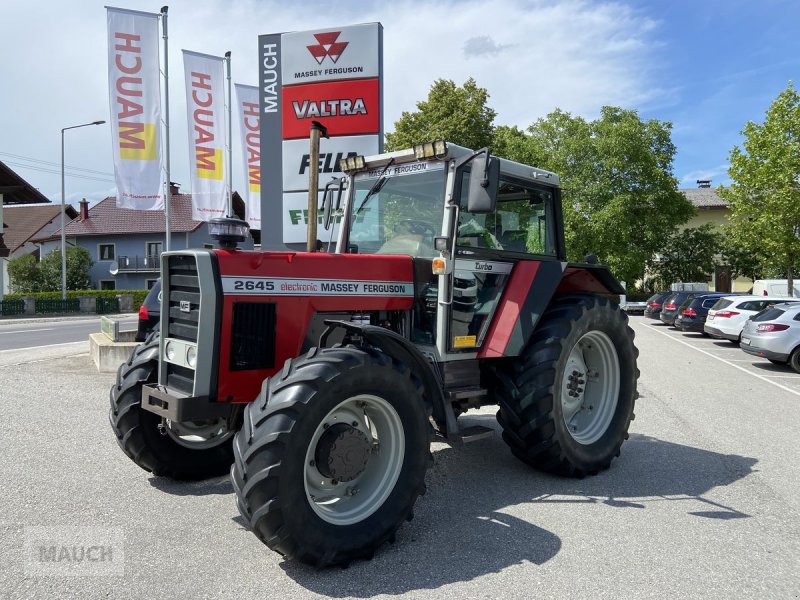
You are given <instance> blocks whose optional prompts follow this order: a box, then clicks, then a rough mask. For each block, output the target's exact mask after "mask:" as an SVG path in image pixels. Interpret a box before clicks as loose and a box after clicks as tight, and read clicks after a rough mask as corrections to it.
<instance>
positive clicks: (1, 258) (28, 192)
mask: <svg viewBox="0 0 800 600" xmlns="http://www.w3.org/2000/svg"><path fill="white" fill-rule="evenodd" d="M49 203H50V200H48V199H47V198H45V197H44V196H43V195H42V193H41V192H40V191H39V190H37V189H36V188H35V187H33V186H32V185H31V184H29V183H28V182H27V181H25V180H24V179H23V178H22V177H20V176H19V175H17V173H15V172H14V171H13V170H12V169H11V168H10V167H9V166H8V165H6V164H5V163H4V162H2V161H0V301H2V299H3V295H4V294H7V293H8V260H9V258H12V252H17V251H18V250H19V248H20V240H21V239H23V238H24V242H22V245H23V246H24V245H25V244H27V243H28V240H29V239H31V237H32V236H33V235H35V234H36V232H34V234H32V235H31V236H26V235H25V234H24V233H22V234H18V233H17V232H16V231H15V228H14V227H13V226H11V225H9V224H8V223H7V222H6V221H7V217H6V216H5V214H6V213H7V212H8V211H7V210H5V209H8V208H10V207H11V206H16V205H19V204H36V205H43V204H49ZM52 208H53V209H55V212H56V214H58V213H59V212H60V210H61V208H60V207H57V206H56V207H52ZM26 214H27V215H28V216H29V215H30V213H26ZM17 216H19V217H20V218H21V220H22V221H26V222H27V221H28V218H27V217H26V216H23V215H21V214H20V215H17ZM45 216H46V215H43V214H40V215H38V216H37V218H36V219H34V220H36V221H38V222H42V223H43V227H46V225H45V224H44V222H43V221H42V220H41V219H43V218H45ZM40 217H41V218H40ZM12 219H13V217H12ZM31 219H33V218H32V217H31ZM32 226H33V225H31V224H30V223H28V224H26V225H25V226H24V228H25V231H28V230H30V228H31V227H32Z"/></svg>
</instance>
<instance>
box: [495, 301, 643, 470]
mask: <svg viewBox="0 0 800 600" xmlns="http://www.w3.org/2000/svg"><path fill="white" fill-rule="evenodd" d="M597 332H600V333H599V334H598V333H597ZM587 334H590V335H591V336H598V337H600V338H601V339H602V338H603V336H605V339H607V340H608V343H607V344H606V345H607V346H609V347H610V344H613V348H614V351H615V352H616V355H617V358H618V365H619V377H618V380H619V388H618V389H619V393H618V394H617V398H616V404H615V405H612V406H613V408H609V409H607V410H608V413H607V414H608V417H607V418H608V419H610V420H609V422H608V423H607V425H605V429H604V430H602V434H599V433H598V434H597V435H598V436H599V437H598V438H597V439H596V440H593V441H592V440H588V439H587V441H586V443H583V442H579V441H578V440H577V439H576V438H575V437H573V434H572V433H571V432H570V431H569V429H568V428H567V424H566V423H565V420H564V418H563V412H562V393H564V391H565V390H569V389H571V388H569V387H568V386H567V385H566V384H565V381H564V380H565V377H568V374H567V373H566V372H565V368H566V365H567V361H568V357H569V356H570V353H571V352H572V350H573V348H574V347H576V344H577V343H578V341H579V340H581V341H582V340H584V339H587V338H585V337H584V336H586V335H587ZM637 356H638V350H637V349H636V347H635V346H634V344H633V330H632V329H631V328H630V327H628V317H627V315H626V314H625V313H624V312H623V311H621V310H620V309H619V307H618V306H617V305H616V304H613V303H612V302H610V301H609V300H608V299H606V298H604V297H601V296H591V295H578V294H575V295H569V296H558V297H556V298H555V299H554V301H553V302H552V303H551V305H550V307H549V308H548V309H547V310H546V311H545V313H544V315H542V318H541V321H540V322H539V324H538V325H537V328H536V330H535V331H534V333H533V336H532V338H531V340H530V341H529V343H528V345H527V347H526V348H525V350H524V351H523V352H522V354H521V355H520V356H519V357H517V358H516V359H515V360H514V361H512V362H510V364H507V365H506V366H505V367H504V368H500V369H497V387H496V390H495V394H496V398H497V400H498V403H499V405H500V410H499V411H498V412H497V420H498V421H499V423H500V425H501V426H502V428H503V439H504V440H505V442H506V443H507V444H508V445H509V446H510V448H511V452H512V453H513V454H514V455H515V456H516V457H517V458H519V459H520V460H522V461H523V462H525V463H527V464H529V465H531V466H533V467H535V468H537V469H541V470H543V471H547V472H551V473H557V474H560V475H567V476H572V477H583V476H585V475H588V474H596V473H597V472H598V471H600V470H603V469H607V468H608V467H609V466H610V464H611V461H612V460H613V459H614V457H616V456H619V452H620V446H621V445H622V443H623V441H624V440H626V439H627V438H628V427H629V426H630V422H631V421H632V420H633V418H634V414H633V408H634V403H635V401H636V398H637V391H636V380H637V379H638V377H639V371H638V369H637V368H636V358H637ZM581 391H582V390H581ZM567 393H568V392H567ZM611 397H613V394H612V395H611ZM612 402H613V401H612ZM579 410H583V408H581V409H579ZM612 410H613V412H611V411H612Z"/></svg>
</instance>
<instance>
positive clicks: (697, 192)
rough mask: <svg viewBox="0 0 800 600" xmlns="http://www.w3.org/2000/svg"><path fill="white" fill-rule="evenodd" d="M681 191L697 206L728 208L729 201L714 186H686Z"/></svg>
mask: <svg viewBox="0 0 800 600" xmlns="http://www.w3.org/2000/svg"><path fill="white" fill-rule="evenodd" d="M678 191H680V192H681V193H682V194H683V195H684V196H686V197H687V198H688V199H689V202H691V203H692V205H693V206H694V207H695V208H727V207H728V201H727V200H725V199H723V198H721V197H720V196H719V194H717V190H715V189H714V188H710V187H709V188H686V189H683V190H678Z"/></svg>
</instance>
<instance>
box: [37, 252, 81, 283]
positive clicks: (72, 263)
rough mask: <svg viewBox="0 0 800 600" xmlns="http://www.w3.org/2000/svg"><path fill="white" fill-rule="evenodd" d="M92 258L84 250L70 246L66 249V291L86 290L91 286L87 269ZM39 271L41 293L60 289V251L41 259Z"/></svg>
mask: <svg viewBox="0 0 800 600" xmlns="http://www.w3.org/2000/svg"><path fill="white" fill-rule="evenodd" d="M93 264H94V263H93V262H92V258H91V256H90V255H89V251H88V250H86V248H81V247H80V246H71V247H69V248H67V289H68V290H86V289H89V288H90V287H91V285H92V280H91V279H90V278H89V269H91V268H92V265H93ZM39 269H40V271H41V277H42V291H56V290H60V289H61V250H53V251H51V252H50V253H49V254H47V255H45V256H44V258H42V260H41V262H40V264H39Z"/></svg>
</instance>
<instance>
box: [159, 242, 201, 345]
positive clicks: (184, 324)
mask: <svg viewBox="0 0 800 600" xmlns="http://www.w3.org/2000/svg"><path fill="white" fill-rule="evenodd" d="M167 261H168V262H167V267H168V269H169V304H168V311H169V313H168V314H169V321H168V323H169V330H168V332H167V337H171V338H177V339H179V340H186V341H189V342H196V341H197V324H198V323H199V321H200V282H199V280H198V277H197V263H196V262H195V258H194V256H170V257H168V259H167Z"/></svg>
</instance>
